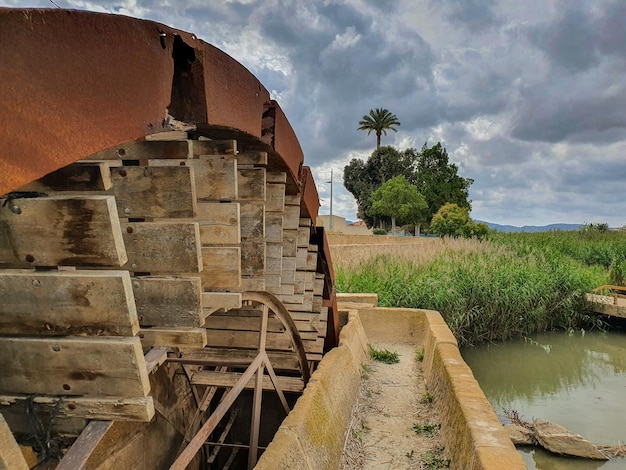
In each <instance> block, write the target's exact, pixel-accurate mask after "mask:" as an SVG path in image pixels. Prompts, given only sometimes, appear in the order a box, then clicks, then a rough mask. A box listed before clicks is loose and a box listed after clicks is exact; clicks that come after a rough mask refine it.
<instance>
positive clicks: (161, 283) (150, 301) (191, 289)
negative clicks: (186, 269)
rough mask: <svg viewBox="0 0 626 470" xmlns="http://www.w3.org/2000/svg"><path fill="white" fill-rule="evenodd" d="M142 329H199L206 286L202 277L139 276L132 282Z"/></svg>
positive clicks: (202, 319)
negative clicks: (204, 286) (203, 285)
mask: <svg viewBox="0 0 626 470" xmlns="http://www.w3.org/2000/svg"><path fill="white" fill-rule="evenodd" d="M132 286H133V292H134V295H135V304H136V305H137V315H138V317H139V324H140V325H141V326H142V327H146V326H154V327H160V328H167V327H198V326H201V325H202V323H203V322H204V317H203V315H202V282H201V280H200V278H198V277H182V276H181V277H178V276H139V277H133V278H132Z"/></svg>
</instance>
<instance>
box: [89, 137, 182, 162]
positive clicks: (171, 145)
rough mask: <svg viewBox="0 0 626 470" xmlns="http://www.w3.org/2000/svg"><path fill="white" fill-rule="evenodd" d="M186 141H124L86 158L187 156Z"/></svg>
mask: <svg viewBox="0 0 626 470" xmlns="http://www.w3.org/2000/svg"><path fill="white" fill-rule="evenodd" d="M188 154H189V147H188V144H187V141H172V140H151V141H141V140H138V141H133V142H126V143H124V144H121V145H118V146H116V147H111V148H109V149H107V150H104V151H102V152H98V153H94V154H93V155H92V156H91V157H89V158H88V159H86V160H147V159H149V158H166V159H170V158H187V156H188Z"/></svg>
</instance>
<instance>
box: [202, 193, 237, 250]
mask: <svg viewBox="0 0 626 470" xmlns="http://www.w3.org/2000/svg"><path fill="white" fill-rule="evenodd" d="M240 217H241V214H240V211H239V203H235V202H233V203H219V202H202V201H200V202H198V211H197V217H196V218H195V219H194V220H196V221H197V222H198V224H199V225H200V240H201V241H202V244H203V245H222V244H236V243H240V242H241V224H240V221H239V219H240Z"/></svg>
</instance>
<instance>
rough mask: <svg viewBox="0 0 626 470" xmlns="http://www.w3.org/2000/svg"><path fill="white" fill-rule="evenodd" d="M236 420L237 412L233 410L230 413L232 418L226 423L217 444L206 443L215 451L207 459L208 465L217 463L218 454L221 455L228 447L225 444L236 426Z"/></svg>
mask: <svg viewBox="0 0 626 470" xmlns="http://www.w3.org/2000/svg"><path fill="white" fill-rule="evenodd" d="M235 419H237V410H233V411H231V412H230V418H228V422H227V423H226V426H224V430H223V431H222V434H221V435H220V437H219V439H218V440H217V442H212V443H208V442H207V443H206V444H209V445H212V446H214V447H213V450H212V451H211V455H209V457H208V458H207V461H206V462H207V463H213V462H214V461H215V458H216V457H217V454H219V453H220V450H221V449H222V447H228V445H227V444H224V441H225V440H226V437H227V436H228V433H229V432H230V430H231V428H232V427H233V424H235Z"/></svg>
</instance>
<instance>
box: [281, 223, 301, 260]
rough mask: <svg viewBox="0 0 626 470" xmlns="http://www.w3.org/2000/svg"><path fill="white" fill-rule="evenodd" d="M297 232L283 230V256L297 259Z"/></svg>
mask: <svg viewBox="0 0 626 470" xmlns="http://www.w3.org/2000/svg"><path fill="white" fill-rule="evenodd" d="M297 240H298V231H297V230H285V229H283V256H290V257H294V258H295V257H296V253H297Z"/></svg>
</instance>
